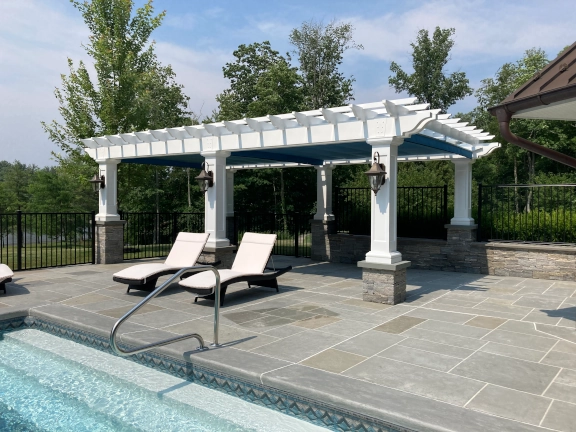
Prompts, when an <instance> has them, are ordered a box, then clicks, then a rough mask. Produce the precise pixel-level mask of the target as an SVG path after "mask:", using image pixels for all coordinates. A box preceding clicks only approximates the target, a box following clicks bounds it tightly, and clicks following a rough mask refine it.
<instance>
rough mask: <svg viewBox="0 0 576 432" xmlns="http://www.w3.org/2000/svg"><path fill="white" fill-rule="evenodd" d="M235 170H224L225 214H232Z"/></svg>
mask: <svg viewBox="0 0 576 432" xmlns="http://www.w3.org/2000/svg"><path fill="white" fill-rule="evenodd" d="M236 171H237V170H235V169H229V170H226V216H234V173H236Z"/></svg>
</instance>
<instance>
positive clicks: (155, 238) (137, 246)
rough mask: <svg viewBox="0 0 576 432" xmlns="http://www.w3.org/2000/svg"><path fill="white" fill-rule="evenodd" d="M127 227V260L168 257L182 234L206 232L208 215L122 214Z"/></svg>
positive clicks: (125, 240)
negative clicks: (206, 216) (184, 232)
mask: <svg viewBox="0 0 576 432" xmlns="http://www.w3.org/2000/svg"><path fill="white" fill-rule="evenodd" d="M119 213H120V219H122V220H125V221H126V224H125V225H124V259H138V258H155V257H162V256H166V255H168V253H169V252H170V248H171V247H172V245H173V244H174V241H175V240H176V236H177V235H178V233H179V232H180V231H186V232H204V213H153V212H150V213H129V212H119Z"/></svg>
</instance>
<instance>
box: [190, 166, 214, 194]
mask: <svg viewBox="0 0 576 432" xmlns="http://www.w3.org/2000/svg"><path fill="white" fill-rule="evenodd" d="M194 179H195V180H196V181H197V182H198V186H200V190H201V191H202V192H203V193H206V191H207V190H208V188H209V187H212V186H214V176H213V174H212V171H209V166H208V162H202V171H200V174H199V175H198V177H194Z"/></svg>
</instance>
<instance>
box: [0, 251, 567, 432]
mask: <svg viewBox="0 0 576 432" xmlns="http://www.w3.org/2000/svg"><path fill="white" fill-rule="evenodd" d="M274 261H275V265H276V266H277V267H280V266H283V265H286V264H291V265H293V266H294V269H293V271H292V272H289V273H287V274H286V275H284V276H282V277H281V279H280V283H281V287H280V293H276V292H275V291H274V290H271V289H266V288H256V289H252V290H247V289H246V284H238V286H233V287H231V288H230V289H229V293H228V295H227V296H226V304H225V306H224V308H222V310H221V329H220V341H221V342H222V343H223V347H222V348H218V349H214V348H213V349H210V350H208V351H203V352H199V351H198V352H197V351H194V350H193V349H194V348H195V347H196V345H195V344H196V341H194V340H189V341H185V342H180V343H177V344H173V345H171V346H168V347H164V348H162V349H160V351H161V352H163V353H165V354H168V355H171V356H174V357H177V358H182V356H184V358H186V359H188V360H189V361H191V362H193V363H195V362H196V363H198V364H200V365H204V366H209V367H210V368H212V369H216V370H220V371H222V372H225V373H227V374H230V375H234V376H237V377H239V378H241V379H243V380H248V381H252V382H257V383H262V384H265V385H268V386H270V387H274V388H277V389H280V390H284V391H289V392H292V393H295V394H298V395H300V396H304V397H308V398H311V399H316V400H321V401H323V402H325V403H329V404H332V405H336V406H338V407H340V408H345V409H348V410H351V411H354V412H358V413H361V414H364V415H369V416H373V417H377V418H380V419H384V420H386V421H388V422H392V423H395V424H398V425H400V426H404V427H408V428H412V429H416V430H454V431H480V430H493V431H536V430H559V431H576V282H555V281H548V280H534V279H522V278H512V277H496V276H486V275H471V274H461V273H448V272H433V271H424V270H408V276H407V277H408V284H409V285H408V298H407V301H406V302H405V303H402V304H400V305H396V306H387V305H381V304H377V303H368V302H363V301H362V300H361V298H362V282H361V271H360V269H358V268H357V267H355V266H354V265H345V264H329V263H322V262H315V261H311V260H308V259H303V258H299V259H297V258H289V257H278V256H277V257H274ZM132 264H133V263H128V262H127V263H124V264H113V265H94V266H92V265H90V266H74V267H63V268H53V269H45V270H38V271H26V272H19V273H18V274H16V277H15V278H14V282H12V283H10V284H7V291H8V292H7V295H2V294H0V320H2V319H6V318H9V317H13V316H19V315H22V314H23V313H28V312H29V313H31V314H33V315H35V316H39V317H45V318H49V319H50V320H52V321H58V322H61V323H65V324H68V325H74V326H75V327H77V328H80V329H84V330H88V331H91V332H93V333H96V334H101V335H107V334H108V333H109V331H110V329H111V327H112V325H113V323H114V322H115V320H116V319H117V318H118V317H120V316H122V315H123V314H124V313H125V312H126V311H128V310H129V309H130V308H131V307H132V306H133V305H134V304H135V303H136V302H138V301H140V300H141V299H142V298H143V296H144V295H145V294H144V293H141V292H132V293H130V294H126V293H125V291H126V287H125V286H123V285H118V284H115V283H113V282H112V277H111V275H112V273H114V272H116V271H118V270H119V269H121V268H124V267H126V266H128V265H132ZM212 328H213V302H211V301H208V300H200V301H199V302H198V303H197V304H194V303H193V296H192V295H191V294H188V293H186V292H184V291H182V290H180V289H179V288H178V287H177V285H174V286H173V287H172V288H170V289H169V290H167V291H166V293H165V294H163V295H162V296H160V297H158V298H157V299H155V300H153V301H152V302H151V303H150V305H149V306H146V307H145V308H144V309H143V310H142V312H141V313H139V314H138V315H136V316H134V317H133V318H132V319H131V320H130V321H129V322H128V323H127V324H126V325H125V327H124V329H123V331H124V333H122V338H123V340H125V341H127V342H133V343H134V342H137V341H153V340H157V339H159V338H164V337H170V336H174V334H183V333H188V332H190V331H195V332H198V333H200V334H201V335H202V336H203V337H205V339H206V340H211V339H212Z"/></svg>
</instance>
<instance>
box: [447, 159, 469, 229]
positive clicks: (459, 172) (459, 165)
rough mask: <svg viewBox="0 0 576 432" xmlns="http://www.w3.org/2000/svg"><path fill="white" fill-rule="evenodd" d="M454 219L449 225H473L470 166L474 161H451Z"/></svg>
mask: <svg viewBox="0 0 576 432" xmlns="http://www.w3.org/2000/svg"><path fill="white" fill-rule="evenodd" d="M452 162H453V163H454V217H453V218H452V219H451V220H450V224H451V225H466V226H470V225H474V219H472V164H473V163H474V159H453V160H452Z"/></svg>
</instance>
